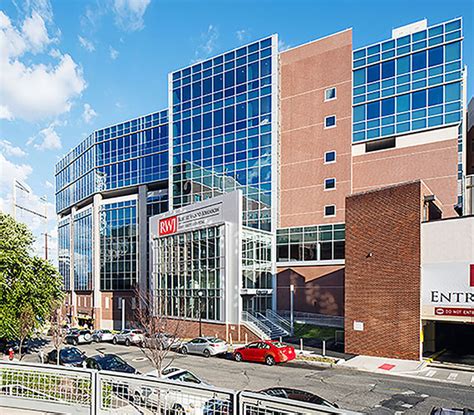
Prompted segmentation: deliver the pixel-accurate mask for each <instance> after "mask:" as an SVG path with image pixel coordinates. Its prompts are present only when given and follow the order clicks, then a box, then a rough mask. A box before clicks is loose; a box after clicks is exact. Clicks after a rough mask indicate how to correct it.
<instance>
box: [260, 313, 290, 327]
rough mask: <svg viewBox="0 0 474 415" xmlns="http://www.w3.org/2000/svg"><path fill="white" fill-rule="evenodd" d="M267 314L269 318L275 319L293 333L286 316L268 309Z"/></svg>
mask: <svg viewBox="0 0 474 415" xmlns="http://www.w3.org/2000/svg"><path fill="white" fill-rule="evenodd" d="M265 315H266V317H267V318H268V319H269V320H272V321H275V322H276V323H277V324H278V325H279V326H280V327H281V328H283V329H284V330H285V331H287V332H288V333H291V323H290V321H289V320H287V319H286V318H284V317H282V316H281V315H280V314H278V313H277V312H276V311H273V310H266V311H265Z"/></svg>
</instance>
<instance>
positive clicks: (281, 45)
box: [278, 39, 291, 52]
mask: <svg viewBox="0 0 474 415" xmlns="http://www.w3.org/2000/svg"><path fill="white" fill-rule="evenodd" d="M290 48H291V46H290V45H287V44H286V43H285V41H284V40H283V39H278V51H279V52H284V51H285V50H288V49H290Z"/></svg>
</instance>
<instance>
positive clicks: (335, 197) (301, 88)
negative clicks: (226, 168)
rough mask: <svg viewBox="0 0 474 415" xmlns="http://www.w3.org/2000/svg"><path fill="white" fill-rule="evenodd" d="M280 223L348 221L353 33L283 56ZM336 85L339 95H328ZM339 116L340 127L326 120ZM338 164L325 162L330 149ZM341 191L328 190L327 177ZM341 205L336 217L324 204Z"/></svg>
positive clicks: (324, 40)
mask: <svg viewBox="0 0 474 415" xmlns="http://www.w3.org/2000/svg"><path fill="white" fill-rule="evenodd" d="M280 68H281V78H280V82H281V84H280V85H281V86H280V91H281V93H280V97H281V104H280V105H281V107H280V117H281V132H280V140H281V142H280V169H281V176H280V221H279V226H280V227H289V226H302V225H313V224H320V223H333V222H342V221H344V202H345V197H346V195H348V194H349V193H350V192H351V111H352V109H351V97H352V90H351V85H352V31H351V30H346V31H344V32H341V33H338V34H335V35H332V36H328V37H326V38H323V39H319V40H316V41H314V42H310V43H307V44H305V45H302V46H299V47H296V48H294V49H290V50H288V51H285V52H282V53H281V54H280ZM329 87H336V96H337V98H336V99H334V100H331V101H327V102H325V100H324V98H325V96H324V93H325V90H326V89H327V88H329ZM328 115H336V127H334V128H329V129H325V128H324V118H325V116H328ZM332 150H335V151H336V162H335V163H332V164H324V153H325V152H327V151H332ZM332 177H334V178H336V181H337V184H336V190H331V191H324V179H325V178H332ZM331 204H335V205H336V209H337V213H336V216H335V217H331V218H325V217H324V206H325V205H331Z"/></svg>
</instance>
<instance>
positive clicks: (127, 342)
mask: <svg viewBox="0 0 474 415" xmlns="http://www.w3.org/2000/svg"><path fill="white" fill-rule="evenodd" d="M125 346H127V347H128V346H130V339H125Z"/></svg>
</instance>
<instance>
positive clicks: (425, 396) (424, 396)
mask: <svg viewBox="0 0 474 415" xmlns="http://www.w3.org/2000/svg"><path fill="white" fill-rule="evenodd" d="M420 396H421V397H422V398H425V399H426V398H428V397H429V396H430V395H427V394H426V393H423V394H421V395H420Z"/></svg>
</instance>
